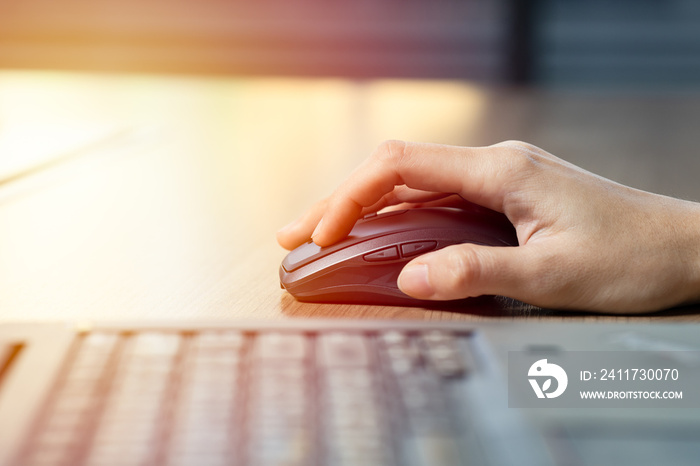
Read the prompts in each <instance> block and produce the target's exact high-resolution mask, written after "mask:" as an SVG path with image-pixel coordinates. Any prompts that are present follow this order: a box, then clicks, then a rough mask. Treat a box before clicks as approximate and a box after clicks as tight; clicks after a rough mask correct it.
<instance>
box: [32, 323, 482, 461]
mask: <svg viewBox="0 0 700 466" xmlns="http://www.w3.org/2000/svg"><path fill="white" fill-rule="evenodd" d="M474 345H475V341H474V338H472V332H470V331H469V330H468V329H465V328H463V327H462V328H460V329H457V330H454V331H451V330H445V329H439V330H437V329H433V330H429V329H428V330H420V329H419V328H418V327H417V326H416V328H414V329H408V330H407V329H392V328H391V327H390V324H389V326H388V327H386V328H381V329H379V328H377V329H372V328H368V329H351V330H348V331H345V330H342V329H332V328H327V329H303V328H290V329H235V328H224V329H199V330H195V331H191V330H182V329H170V330H168V329H147V328H145V329H142V330H139V331H124V330H120V329H114V330H110V329H106V330H105V329H103V330H100V331H92V332H83V333H77V334H76V336H75V337H74V340H73V341H72V343H71V345H70V347H69V350H68V352H67V355H66V357H65V360H64V362H63V366H62V368H61V369H60V370H59V371H58V374H59V375H58V376H57V378H56V380H55V382H54V384H53V388H52V389H51V390H50V394H49V396H48V397H47V399H46V400H45V402H44V405H43V406H42V408H41V409H40V410H39V415H38V416H37V419H36V421H35V423H34V425H33V428H32V429H31V432H32V434H31V435H29V436H28V440H27V441H26V443H25V444H24V446H23V448H21V452H20V454H19V457H18V458H19V460H18V463H19V464H21V465H28V466H29V465H32V466H33V465H42V466H44V465H71V466H73V465H94V466H98V465H99V466H103V465H104V466H107V465H161V464H162V465H211V466H218V465H222V466H223V465H251V466H253V465H254V466H266V465H287V466H292V465H305V466H306V465H333V466H335V465H337V466H344V465H363V466H384V465H392V466H393V465H396V466H400V465H415V466H419V465H438V466H439V465H461V464H473V462H474V461H473V460H474V459H475V458H476V457H477V456H478V455H477V456H475V454H476V453H475V451H476V449H475V448H473V447H474V445H472V443H470V442H472V441H471V440H470V439H471V438H472V437H473V435H472V434H473V430H474V429H473V426H472V425H471V423H470V413H471V412H472V411H473V408H472V407H470V406H469V402H468V397H466V396H461V395H460V394H461V393H465V392H466V391H468V386H469V384H470V381H471V380H472V379H473V378H474V377H475V375H476V374H478V373H479V371H480V370H481V368H480V367H479V365H477V364H476V360H475V358H474V354H473V348H474ZM474 442H476V440H474ZM467 458H470V460H469V461H467Z"/></svg>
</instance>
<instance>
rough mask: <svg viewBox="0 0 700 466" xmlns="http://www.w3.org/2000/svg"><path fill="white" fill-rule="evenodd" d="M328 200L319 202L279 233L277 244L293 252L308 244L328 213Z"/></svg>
mask: <svg viewBox="0 0 700 466" xmlns="http://www.w3.org/2000/svg"><path fill="white" fill-rule="evenodd" d="M327 203H328V201H327V200H326V199H324V200H322V201H320V202H317V203H316V204H315V205H313V206H312V207H311V208H310V209H309V210H308V211H306V212H305V213H304V214H303V215H302V216H301V217H299V218H297V219H296V220H294V221H293V222H291V223H289V224H288V225H286V226H284V227H282V229H280V230H279V231H278V232H277V242H278V243H279V244H280V246H282V247H283V248H285V249H289V250H292V249H294V248H296V247H297V246H299V245H301V244H303V243H305V242H307V241H308V240H309V238H311V233H312V232H313V231H314V228H316V226H317V225H318V222H319V221H320V220H321V218H322V217H323V214H324V212H325V211H326V204H327Z"/></svg>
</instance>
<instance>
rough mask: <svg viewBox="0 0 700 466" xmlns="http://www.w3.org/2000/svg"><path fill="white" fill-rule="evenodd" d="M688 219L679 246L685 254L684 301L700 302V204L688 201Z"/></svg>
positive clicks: (684, 224)
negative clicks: (685, 279)
mask: <svg viewBox="0 0 700 466" xmlns="http://www.w3.org/2000/svg"><path fill="white" fill-rule="evenodd" d="M686 205H687V208H688V212H687V221H686V222H683V223H682V225H683V228H682V229H681V230H682V238H681V239H680V243H679V247H681V248H682V251H683V252H684V255H685V263H686V274H687V275H686V276H687V282H686V283H685V291H686V294H685V296H684V299H683V303H698V302H700V204H699V203H694V202H687V204H686Z"/></svg>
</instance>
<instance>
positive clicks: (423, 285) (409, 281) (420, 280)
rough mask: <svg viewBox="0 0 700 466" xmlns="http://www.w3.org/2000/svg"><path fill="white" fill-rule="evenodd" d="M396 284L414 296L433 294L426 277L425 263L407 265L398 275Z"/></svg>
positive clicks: (426, 268)
mask: <svg viewBox="0 0 700 466" xmlns="http://www.w3.org/2000/svg"><path fill="white" fill-rule="evenodd" d="M398 285H399V289H400V290H401V291H403V292H404V293H406V294H407V295H410V296H413V297H414V298H419V299H424V298H430V297H431V296H432V295H433V294H435V289H434V288H433V287H432V285H431V284H430V280H429V279H428V266H427V265H426V264H415V265H407V266H406V267H405V268H404V269H403V270H402V271H401V274H400V275H399V279H398Z"/></svg>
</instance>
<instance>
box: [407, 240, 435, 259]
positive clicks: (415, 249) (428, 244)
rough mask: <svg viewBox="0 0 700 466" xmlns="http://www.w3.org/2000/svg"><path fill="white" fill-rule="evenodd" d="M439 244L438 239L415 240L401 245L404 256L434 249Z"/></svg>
mask: <svg viewBox="0 0 700 466" xmlns="http://www.w3.org/2000/svg"><path fill="white" fill-rule="evenodd" d="M436 246H437V241H414V242H412V243H404V244H402V245H401V255H402V256H403V257H413V256H417V255H419V254H423V253H424V252H428V251H432V250H433V249H435V247H436Z"/></svg>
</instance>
